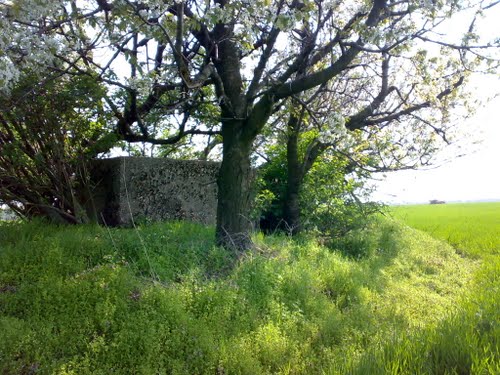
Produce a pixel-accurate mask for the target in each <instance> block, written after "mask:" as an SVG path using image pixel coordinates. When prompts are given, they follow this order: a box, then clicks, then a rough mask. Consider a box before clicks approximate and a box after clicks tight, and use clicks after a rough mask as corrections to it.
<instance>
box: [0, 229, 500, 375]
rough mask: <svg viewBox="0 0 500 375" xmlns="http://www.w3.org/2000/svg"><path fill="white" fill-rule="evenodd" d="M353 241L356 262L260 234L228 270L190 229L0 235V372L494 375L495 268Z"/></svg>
mask: <svg viewBox="0 0 500 375" xmlns="http://www.w3.org/2000/svg"><path fill="white" fill-rule="evenodd" d="M366 236H367V238H368V237H369V238H370V240H369V241H368V240H367V241H368V242H369V243H370V244H372V245H370V246H371V247H370V251H366V254H365V255H364V256H363V257H361V258H359V259H356V258H355V257H350V256H345V255H344V254H343V253H344V252H345V250H344V249H342V248H341V247H340V244H338V246H339V248H338V250H339V251H332V250H330V249H327V248H325V247H323V246H320V245H319V244H318V243H317V242H316V241H315V240H314V239H311V238H306V237H299V238H297V239H291V238H289V237H286V236H280V235H275V236H267V237H263V236H262V235H260V236H258V237H256V238H254V241H255V243H256V247H255V251H254V252H253V253H248V254H247V255H245V256H243V257H242V258H241V259H240V260H239V261H238V262H237V263H234V260H233V259H231V258H230V257H228V256H227V252H226V251H224V250H223V249H221V248H217V247H213V245H212V238H213V229H212V228H206V227H203V226H200V225H196V224H189V223H180V222H173V223H157V224H152V225H143V226H139V227H138V228H137V229H111V228H110V229H107V228H102V227H98V226H91V225H83V226H78V227H66V226H62V227H57V226H54V225H48V224H47V223H44V222H39V221H32V222H29V223H19V222H12V223H1V224H0V371H1V372H5V373H23V372H29V371H32V372H33V371H37V372H38V373H41V374H53V373H56V374H71V373H78V374H87V373H88V374H90V373H92V374H94V373H97V374H107V373H117V374H120V373H123V374H128V373H172V374H193V373H198V374H205V373H206V374H213V373H227V374H233V373H242V374H255V373H262V374H274V373H287V374H311V373H339V374H343V373H374V374H377V373H381V374H382V373H387V372H389V373H392V372H394V373H415V374H418V373H447V372H448V373H453V371H456V372H460V371H462V370H465V372H467V373H478V374H479V373H488V371H489V373H495V372H494V370H495V366H497V363H498V350H497V349H498V342H499V341H498V340H499V337H500V333H499V330H498V325H497V323H496V322H498V321H499V320H498V319H497V315H496V314H498V313H497V311H499V310H498V309H497V307H498V306H497V304H498V303H497V302H496V299H495V298H494V297H495V296H496V295H497V293H498V277H496V276H495V275H498V273H495V272H496V268H495V267H497V266H498V262H497V263H496V266H493V265H491V266H490V267H489V268H488V267H485V268H481V272H479V273H478V274H477V275H475V276H474V272H475V270H476V269H477V268H478V264H477V261H475V260H472V259H470V258H467V257H463V256H461V255H459V254H457V253H456V251H455V250H454V249H453V248H452V247H450V246H448V245H446V244H444V243H442V242H440V241H437V240H434V239H432V238H431V237H429V236H427V235H425V234H423V233H421V232H416V231H414V230H412V229H409V228H407V227H404V226H401V225H399V224H397V223H395V222H390V221H387V220H380V221H378V222H373V223H372V224H371V226H370V227H369V228H368V229H367V233H366ZM360 246H361V245H360ZM493 276H495V277H493ZM405 332H408V335H406V334H405ZM415 340H416V341H415ZM399 345H401V347H402V348H405V349H398V348H399ZM495 348H497V349H495ZM495 350H496V352H495ZM429 353H430V354H429ZM495 353H497V354H495ZM495 356H496V357H495ZM497 367H498V366H497ZM398 369H399V370H398ZM429 369H430V370H436V371H430V370H429ZM372 370H373V371H372ZM413 370H415V371H413ZM419 371H420V372H419ZM462 372H463V371H462Z"/></svg>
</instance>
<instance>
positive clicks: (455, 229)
mask: <svg viewBox="0 0 500 375" xmlns="http://www.w3.org/2000/svg"><path fill="white" fill-rule="evenodd" d="M390 212H391V213H392V214H393V215H394V217H396V218H398V219H400V220H402V221H403V222H405V223H406V224H408V225H409V226H411V227H413V228H416V229H420V230H423V231H425V232H427V233H429V234H430V235H432V236H433V237H435V238H441V239H443V240H445V241H447V242H448V243H450V244H451V245H453V246H454V247H455V248H457V250H459V251H463V252H465V253H467V254H469V255H476V256H479V257H484V256H485V255H487V254H495V255H499V254H500V202H490V203H462V204H440V205H411V206H398V207H391V209H390Z"/></svg>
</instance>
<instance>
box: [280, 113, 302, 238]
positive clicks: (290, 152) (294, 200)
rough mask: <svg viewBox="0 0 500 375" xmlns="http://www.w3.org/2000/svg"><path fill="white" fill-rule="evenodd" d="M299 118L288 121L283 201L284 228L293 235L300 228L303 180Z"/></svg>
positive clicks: (293, 117) (294, 117)
mask: <svg viewBox="0 0 500 375" xmlns="http://www.w3.org/2000/svg"><path fill="white" fill-rule="evenodd" d="M298 132H299V120H298V119H297V117H296V116H293V115H292V117H291V118H290V121H289V123H288V140H287V147H286V157H287V185H286V191H285V197H284V202H283V220H284V224H285V230H287V231H288V232H289V233H290V234H291V235H295V234H297V233H299V232H300V230H301V221H300V201H299V192H300V188H301V185H302V181H303V173H302V163H301V162H300V160H299V152H298V143H299V133H298Z"/></svg>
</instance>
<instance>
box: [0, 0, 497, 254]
mask: <svg viewBox="0 0 500 375" xmlns="http://www.w3.org/2000/svg"><path fill="white" fill-rule="evenodd" d="M494 3H495V2H492V3H488V2H485V1H478V2H477V3H467V4H466V5H464V4H463V3H462V2H457V1H435V2H431V1H429V2H427V1H413V0H403V1H399V0H398V1H396V0H373V1H364V0H351V1H330V0H256V1H248V0H203V1H201V0H200V1H197V0H176V1H173V0H142V1H141V0H94V1H91V0H89V1H81V2H80V1H77V0H69V1H64V0H59V1H58V2H55V1H45V2H44V1H34V0H17V1H12V2H8V3H6V4H4V5H2V13H3V15H4V18H3V19H2V23H3V24H4V25H5V30H6V31H8V33H7V34H6V35H11V36H12V35H21V36H22V35H27V36H30V37H32V36H33V35H34V36H36V37H38V38H42V40H43V43H42V44H41V45H42V47H43V48H42V50H43V51H44V52H45V53H46V55H49V56H51V58H50V59H49V58H47V59H30V56H32V55H31V54H30V51H27V49H29V48H32V49H36V46H34V45H30V44H29V43H28V42H29V40H30V38H27V39H23V40H14V41H11V45H9V46H8V48H7V49H6V50H7V53H6V54H5V56H3V58H2V60H1V63H2V64H3V65H5V66H7V67H8V68H9V69H7V70H5V71H7V72H11V73H9V74H8V75H6V76H5V77H3V79H4V81H6V82H7V81H8V79H11V78H15V77H16V74H15V72H16V69H15V67H16V65H17V64H21V63H27V64H28V63H29V64H30V65H37V66H40V65H42V64H45V65H46V66H47V65H48V68H49V72H50V71H51V72H52V73H53V74H70V75H89V76H91V77H94V79H96V80H98V81H100V82H103V83H105V84H107V85H108V88H109V92H108V96H107V98H106V102H107V105H108V107H109V110H110V111H111V112H112V113H113V114H114V116H115V118H116V131H117V133H118V134H119V135H120V136H121V137H122V138H123V139H124V140H127V141H130V142H151V143H154V144H172V143H175V142H178V141H179V140H180V139H182V138H183V137H186V136H192V135H197V134H199V135H210V136H216V135H218V134H220V135H221V136H222V140H223V157H222V164H221V169H220V173H219V178H218V187H219V197H218V198H219V199H218V209H217V227H216V237H217V243H219V244H221V245H223V246H226V247H228V248H232V249H234V250H242V249H246V248H248V247H249V246H250V245H251V242H250V239H249V231H250V228H251V224H252V223H251V220H250V219H249V217H248V213H249V208H250V202H251V176H252V172H251V162H250V156H251V153H252V146H253V143H254V141H255V139H256V137H257V136H258V135H259V134H260V133H261V132H262V131H263V129H264V127H265V126H266V125H268V126H272V125H271V124H270V123H271V122H270V121H269V120H270V118H271V117H272V116H273V115H274V114H275V113H276V112H277V111H280V110H282V109H283V103H284V102H285V101H288V100H289V99H290V98H298V97H299V96H300V94H301V93H304V92H307V91H309V90H313V89H315V88H317V87H319V86H321V85H324V84H327V83H329V82H334V81H338V82H340V86H341V83H343V82H344V83H345V89H343V90H339V91H337V92H335V94H336V96H337V97H338V100H337V101H338V102H339V103H342V102H345V101H346V100H350V102H351V105H349V106H348V107H347V108H339V117H341V118H343V119H344V126H345V128H347V129H349V130H356V129H363V128H366V127H378V128H380V129H383V128H384V127H385V126H387V125H389V124H391V125H396V126H399V124H400V123H405V122H408V121H409V122H410V124H416V123H426V124H427V125H428V126H429V128H431V129H433V131H435V132H436V133H438V134H442V130H441V128H440V127H439V126H440V122H446V116H447V112H446V110H447V108H448V107H449V106H450V105H452V104H453V103H454V100H455V99H456V98H457V95H458V93H459V90H460V88H461V87H462V86H463V85H462V84H463V83H464V81H466V78H467V76H468V74H469V72H470V71H471V70H472V69H474V67H475V66H476V64H477V62H478V61H479V60H485V61H491V59H490V57H489V56H486V55H485V54H487V53H488V51H490V50H491V48H492V46H493V45H491V44H487V43H485V44H484V45H483V43H482V41H480V40H479V37H478V36H477V35H476V34H475V29H474V27H475V25H476V24H477V23H479V22H480V17H481V14H482V13H483V12H484V11H486V10H487V9H489V8H491V7H492V6H493V5H494ZM35 5H36V6H35ZM44 5H45V6H46V7H50V12H44V11H43V10H44ZM30 7H34V8H33V9H35V10H36V11H33V12H32V11H31V10H30ZM464 8H469V9H471V12H469V14H470V16H471V18H472V20H471V23H470V25H467V26H466V27H465V29H464V30H463V33H461V35H460V37H459V38H456V37H452V38H451V39H449V40H446V39H445V38H443V37H442V36H441V35H440V34H439V32H441V31H442V29H443V27H444V26H445V25H446V21H447V19H449V18H450V17H452V16H453V14H455V13H457V12H460V11H462V10H463V9H464ZM20 31H22V32H20ZM16 33H17V34H16ZM4 39H5V38H4ZM469 52H470V53H469ZM41 55H43V56H45V55H44V54H41ZM34 56H37V54H34ZM53 59H57V60H59V61H62V62H64V68H61V65H60V64H51V61H53ZM31 60H33V61H31ZM127 67H128V68H127ZM45 72H47V70H45ZM46 76H47V75H46V74H45V77H46ZM0 78H2V77H0ZM340 86H339V87H340ZM202 103H204V104H211V105H215V106H216V107H217V113H216V116H217V117H218V124H217V126H213V127H212V126H211V127H206V126H205V125H204V124H202V123H201V122H200V121H199V119H200V118H202V116H201V115H200V113H199V108H201V107H200V106H201V104H202ZM437 114H441V118H438V119H439V120H440V122H431V121H429V119H431V120H435V119H436V118H437V117H436V116H437ZM172 119H176V120H178V121H177V122H176V121H173V120H172ZM174 125H176V127H175V131H174V128H173V126H174ZM158 127H166V128H168V129H169V131H168V132H167V134H169V136H168V137H166V138H162V137H159V135H161V134H162V133H163V134H165V132H160V131H158ZM410 128H411V125H410Z"/></svg>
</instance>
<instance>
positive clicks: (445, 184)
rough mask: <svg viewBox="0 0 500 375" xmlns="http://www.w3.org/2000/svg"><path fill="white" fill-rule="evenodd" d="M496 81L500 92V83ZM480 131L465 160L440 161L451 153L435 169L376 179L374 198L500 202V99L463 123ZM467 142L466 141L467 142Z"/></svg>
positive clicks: (386, 201)
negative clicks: (477, 140)
mask: <svg viewBox="0 0 500 375" xmlns="http://www.w3.org/2000/svg"><path fill="white" fill-rule="evenodd" d="M493 79H494V80H496V81H495V82H493V83H494V84H495V85H496V86H497V87H498V88H499V90H500V80H499V79H498V78H493ZM464 127H466V128H470V127H473V128H477V133H476V134H477V137H478V139H479V140H480V143H479V144H477V145H474V146H470V148H471V150H470V151H469V152H468V153H467V154H466V155H465V156H463V157H460V158H456V159H454V160H451V161H449V162H441V161H440V159H441V160H442V159H443V158H444V154H446V153H447V151H448V150H443V153H442V154H441V155H437V157H436V164H437V165H436V166H435V167H434V168H432V169H426V170H418V171H413V170H411V171H398V172H392V173H388V174H387V177H386V178H385V179H384V178H383V176H381V175H378V176H376V177H377V178H379V179H382V180H381V181H376V186H377V191H376V192H375V193H374V194H373V196H372V198H374V199H376V200H379V201H383V202H385V203H397V204H402V203H425V202H428V201H429V200H431V199H439V200H444V201H478V200H499V201H500V97H497V98H496V99H494V100H492V101H490V102H489V103H488V104H487V105H486V106H484V107H483V108H479V109H478V111H477V113H476V115H475V116H473V117H472V118H470V119H469V120H467V122H466V123H464ZM464 141H465V142H467V140H464Z"/></svg>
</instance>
